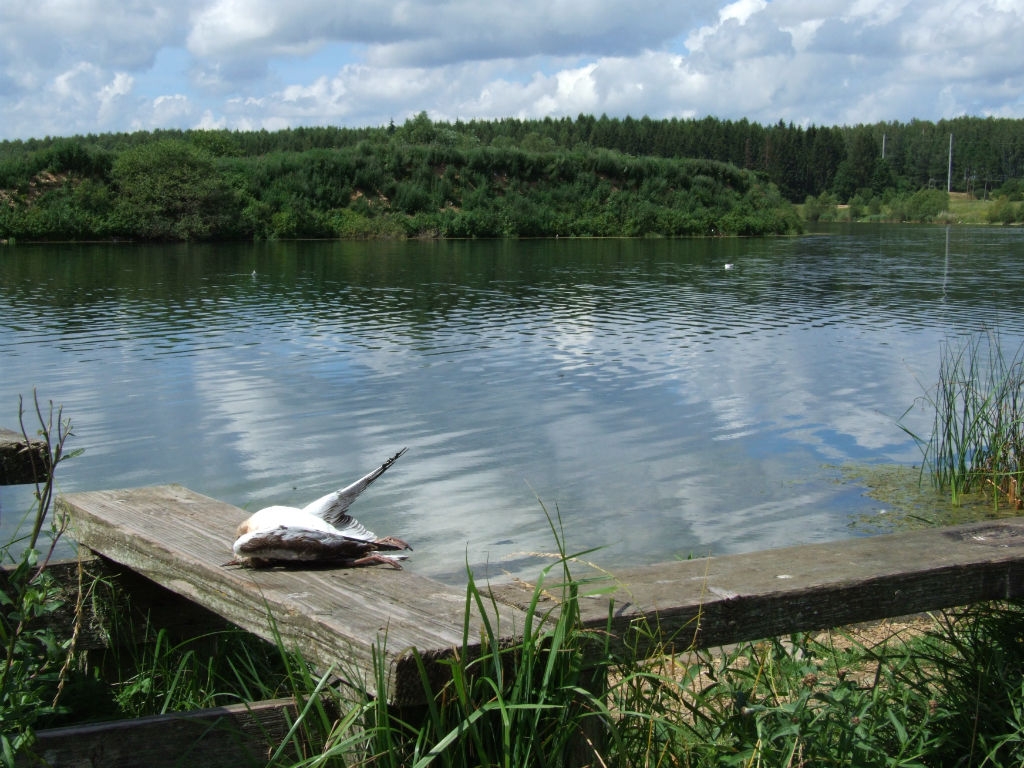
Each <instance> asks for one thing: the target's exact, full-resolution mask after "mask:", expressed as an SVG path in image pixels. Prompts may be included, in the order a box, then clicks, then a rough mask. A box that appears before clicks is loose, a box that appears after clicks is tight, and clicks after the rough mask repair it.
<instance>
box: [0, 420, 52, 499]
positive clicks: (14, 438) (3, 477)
mask: <svg viewBox="0 0 1024 768" xmlns="http://www.w3.org/2000/svg"><path fill="white" fill-rule="evenodd" d="M49 474H50V454H49V452H48V451H47V450H46V443H45V442H43V441H42V440H29V441H26V440H25V437H24V435H22V434H20V433H18V432H15V431H13V430H11V429H5V428H4V427H0V485H21V484H24V483H41V482H43V481H45V480H46V478H47V477H48V476H49Z"/></svg>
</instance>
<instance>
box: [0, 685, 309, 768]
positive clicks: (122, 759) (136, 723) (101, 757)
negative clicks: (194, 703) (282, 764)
mask: <svg viewBox="0 0 1024 768" xmlns="http://www.w3.org/2000/svg"><path fill="white" fill-rule="evenodd" d="M296 713H297V707H296V704H295V701H294V700H293V699H276V700H273V701H260V702H256V703H253V704H236V705H231V706H225V707H215V708H213V709H202V710H196V711H194V712H186V713H176V714H170V715H154V716H152V717H140V718H136V719H133V720H116V721H113V722H107V723H94V724H90V725H79V726H72V727H67V728H51V729H44V730H40V731H37V732H36V743H35V745H33V747H32V748H31V749H30V750H29V751H28V752H29V753H28V754H22V755H19V757H18V758H17V760H16V762H15V765H19V766H20V765H24V766H29V765H32V766H35V765H53V766H58V765H59V766H89V768H135V766H140V765H145V766H149V768H164V767H165V766H166V768H172V767H177V766H182V765H188V764H194V765H201V766H204V768H240V767H243V766H254V767H255V766H264V765H266V764H267V758H268V757H269V755H270V753H271V752H272V751H273V750H274V749H276V748H277V746H278V745H279V744H280V743H281V742H282V740H283V739H284V737H285V736H286V735H287V733H288V729H289V727H290V723H292V722H294V720H295V715H296ZM298 757H300V756H299V755H295V758H296V759H297V758H298ZM40 760H41V761H42V762H40Z"/></svg>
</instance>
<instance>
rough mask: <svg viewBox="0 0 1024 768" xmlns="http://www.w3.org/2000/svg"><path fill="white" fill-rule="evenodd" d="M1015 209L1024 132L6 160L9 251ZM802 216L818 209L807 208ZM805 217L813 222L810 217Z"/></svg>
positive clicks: (474, 126)
mask: <svg viewBox="0 0 1024 768" xmlns="http://www.w3.org/2000/svg"><path fill="white" fill-rule="evenodd" d="M950 134H952V135H953V136H954V144H953V165H952V167H953V188H954V189H955V190H963V191H971V192H974V193H975V194H1000V195H1003V196H1004V197H1006V198H1007V199H1010V200H1013V199H1020V197H1021V193H1022V192H1024V184H1022V182H1021V177H1022V176H1024V121H1021V120H1002V119H998V120H997V119H992V118H988V119H981V118H966V117H965V118H958V119H955V120H950V121H940V122H938V123H928V122H924V121H912V122H910V123H879V124H876V125H860V126H853V127H827V128H826V127H816V126H810V127H799V126H794V125H792V124H788V125H787V124H784V123H781V122H780V123H778V124H776V125H770V126H764V125H760V124H757V123H751V122H749V121H747V120H740V121H728V120H719V119H716V118H704V119H702V120H679V119H674V118H673V119H667V120H652V119H650V118H646V117H644V118H640V119H634V118H630V117H626V118H622V119H619V118H609V117H607V116H601V117H600V118H595V117H592V116H586V115H580V116H579V117H577V118H575V119H573V118H560V119H554V118H545V119H541V120H519V119H511V118H510V119H504V120H490V121H485V120H472V121H468V122H464V121H457V122H455V123H449V122H435V121H432V120H430V119H429V117H428V116H427V115H426V113H420V114H419V115H417V116H415V117H413V118H410V119H409V120H407V121H406V122H405V123H404V124H403V125H401V126H398V125H395V124H394V123H391V124H389V125H387V126H382V127H377V128H343V127H310V128H293V129H287V130H282V131H273V132H268V131H226V130H214V131H198V130H197V131H176V130H162V131H152V132H133V133H111V134H100V135H86V136H75V137H67V138H60V137H58V138H44V139H31V140H25V141H4V142H0V238H22V239H59V238H62V239H90V238H132V239H148V240H161V239H172V240H188V239H214V238H225V239H249V238H252V239H267V238H286V237H380V236H394V237H407V236H440V237H502V236H554V235H563V236H583V235H592V236H611V235H625V236H641V235H666V236H673V235H694V234H755V235H756V234H770V233H784V232H793V231H797V230H798V229H799V228H800V223H799V221H798V218H797V216H796V213H795V209H794V208H793V206H792V203H797V202H800V203H802V202H805V201H807V202H808V203H809V204H812V203H814V202H815V200H814V198H816V197H820V196H826V197H828V198H829V199H833V200H838V201H840V202H842V201H849V200H852V199H855V198H856V199H862V200H870V199H872V197H873V196H874V197H878V196H880V195H883V194H889V195H890V197H891V196H892V195H904V196H906V197H907V198H908V199H909V198H910V197H911V196H912V195H913V194H914V193H915V192H918V191H919V190H927V189H929V188H934V187H941V188H942V189H944V188H945V184H946V173H947V169H948V167H949V136H950ZM808 198H811V199H810V200H808ZM811 208H812V210H813V205H812V206H811Z"/></svg>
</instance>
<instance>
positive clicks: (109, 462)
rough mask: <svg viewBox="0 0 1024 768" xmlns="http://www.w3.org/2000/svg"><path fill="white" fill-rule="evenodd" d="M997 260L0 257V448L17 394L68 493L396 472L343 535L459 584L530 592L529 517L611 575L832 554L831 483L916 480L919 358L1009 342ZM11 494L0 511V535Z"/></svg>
mask: <svg viewBox="0 0 1024 768" xmlns="http://www.w3.org/2000/svg"><path fill="white" fill-rule="evenodd" d="M1022 244H1024V240H1022V239H1021V237H1020V235H1019V233H1015V232H1010V231H1005V230H953V231H952V233H950V234H949V240H948V241H947V232H946V231H945V230H943V229H941V228H935V227H906V228H904V227H889V228H871V227H867V228H862V229H852V230H849V231H833V232H830V233H828V234H821V235H812V236H807V237H802V238H792V239H777V240H751V241H720V242H719V241H557V242H546V241H541V242H530V241H526V242H518V243H487V242H478V243H474V242H465V243H341V244H339V243H307V244H280V245H274V246H271V245H266V246H217V247H198V248H197V247H191V248H177V247H166V248H143V247H138V248H132V249H124V248H120V249H104V248H102V247H95V248H92V249H90V248H73V249H66V248H39V249H35V248H32V249H23V248H17V249H9V250H7V251H5V254H4V259H3V260H2V261H0V318H3V319H0V326H2V328H0V330H2V332H3V333H2V336H0V359H2V360H3V361H4V362H3V369H2V377H0V405H2V404H4V403H6V405H5V406H3V409H4V410H0V414H2V413H4V412H6V413H8V416H0V423H3V424H5V425H7V426H11V424H9V423H8V422H13V421H15V419H16V413H13V410H14V408H16V402H17V396H18V395H19V394H23V395H24V394H28V393H30V392H31V390H32V388H33V387H38V389H39V391H40V394H41V396H42V397H43V398H44V399H53V400H54V401H56V402H60V403H63V405H64V407H65V412H66V413H67V414H68V415H69V416H71V417H72V419H73V420H74V422H75V424H76V435H77V437H76V442H77V443H78V445H79V447H84V448H85V449H86V453H85V455H84V456H82V457H80V458H79V459H76V460H75V462H73V463H71V464H69V465H68V467H67V472H66V474H65V478H64V481H63V483H62V487H63V489H64V490H75V489H78V488H99V487H118V486H129V485H142V484H149V483H165V482H179V483H183V484H184V485H186V486H189V487H192V488H194V489H195V490H197V491H200V492H203V493H207V494H209V495H212V496H215V497H217V498H221V499H224V500H226V501H230V502H232V503H235V504H238V505H239V506H243V507H246V508H255V507H258V506H263V505H264V504H267V503H299V502H302V501H303V500H308V499H309V498H313V497H315V496H316V495H318V494H319V493H323V492H326V490H329V489H332V488H333V487H335V486H336V485H338V484H340V483H344V482H347V481H349V480H350V479H352V477H353V476H354V475H358V474H359V473H361V472H362V471H364V470H365V469H368V468H369V467H370V466H372V465H373V464H374V463H375V462H377V461H379V460H381V459H382V458H383V457H384V456H386V455H388V454H389V453H390V452H392V451H393V450H395V449H397V448H398V447H401V446H402V445H409V446H410V448H411V450H410V452H409V455H408V457H406V458H404V459H403V461H402V464H401V466H400V468H396V470H395V471H393V472H391V473H389V475H388V478H387V482H385V483H382V484H381V485H380V486H379V487H377V486H375V487H374V490H373V493H371V494H367V496H366V498H365V499H361V500H360V502H359V505H360V507H359V510H358V514H359V516H360V517H361V518H363V519H365V520H366V521H367V522H371V521H372V522H371V525H372V527H373V528H374V529H377V530H379V531H380V532H387V533H392V532H394V533H398V534H400V535H403V537H405V538H408V539H409V540H411V541H413V542H414V546H416V557H415V558H414V560H413V562H412V563H411V565H410V567H412V568H415V569H416V570H418V571H420V572H423V573H427V574H431V575H434V576H437V577H439V578H444V579H447V580H452V581H458V580H460V579H461V578H463V575H462V574H463V573H464V567H465V564H466V562H467V560H468V561H469V563H470V564H471V565H473V566H474V567H476V568H480V569H488V568H489V569H490V570H491V572H496V573H497V572H501V571H502V570H510V571H517V570H518V569H519V568H523V567H525V568H526V569H527V570H528V571H532V570H535V566H534V565H524V564H525V563H532V562H534V561H531V560H530V559H529V557H528V556H527V555H525V554H524V553H529V552H537V551H550V550H551V549H552V548H553V546H554V544H553V542H552V540H551V533H550V529H549V527H548V522H547V520H546V518H545V515H544V508H546V509H547V511H548V512H549V513H552V514H558V515H561V517H562V520H563V522H564V524H565V528H566V532H567V535H568V538H569V546H570V547H571V548H586V547H592V546H593V547H603V548H605V550H604V552H603V553H602V554H600V555H595V556H594V557H595V559H597V560H599V561H600V562H602V563H603V564H607V565H609V566H614V565H616V564H621V563H625V562H654V561H656V560H663V559H668V558H672V557H678V556H686V555H688V554H705V553H707V552H715V553H723V552H730V551H742V550H746V549H756V548H762V547H767V546H778V545H783V544H790V543H796V542H799V541H808V540H824V539H829V538H833V539H834V538H840V537H842V536H847V535H850V529H849V524H850V520H851V518H852V517H853V516H855V515H858V514H862V513H864V511H865V510H866V509H870V504H871V502H870V500H866V499H864V498H863V497H862V495H861V492H860V491H855V492H851V491H850V490H849V489H848V488H846V487H844V486H842V485H840V484H838V483H837V482H836V473H837V471H836V470H835V469H834V465H838V464H841V463H843V462H848V461H855V462H885V461H898V462H910V461H914V460H916V458H917V454H916V448H915V447H914V446H913V444H912V443H911V441H909V440H908V438H907V437H906V435H904V434H903V433H902V432H901V431H900V430H899V429H898V428H897V427H896V425H895V421H896V419H897V418H898V417H899V416H900V414H901V413H902V412H903V411H904V410H905V409H906V408H907V407H908V406H909V405H910V404H911V403H912V402H913V401H914V398H916V397H918V396H919V395H920V394H921V390H920V384H919V382H930V381H932V380H933V379H934V376H935V375H936V372H937V359H938V353H939V342H940V341H941V340H942V339H943V338H945V337H947V336H948V335H949V334H956V333H964V332H968V331H974V330H977V329H979V328H981V327H983V326H985V325H986V324H995V325H998V327H999V328H1000V331H1001V332H1002V333H1003V334H1004V335H1005V336H1006V337H1007V338H1008V339H1014V338H1017V339H1019V338H1022V337H1024V329H1022V321H1021V317H1024V314H1022V313H1021V311H1020V310H1021V309H1024V307H1021V303H1022V302H1024V299H1022V298H1021V297H1020V296H1019V295H1017V294H1018V292H1017V291H1016V289H1015V286H1014V284H1013V281H1012V280H1010V279H1008V278H1007V277H1006V276H1007V275H1012V274H1015V273H1016V271H1019V263H1020V259H1021V255H1022V252H1021V247H1022ZM111 251H113V253H112V252H111ZM947 252H948V255H947ZM726 261H729V262H732V263H734V264H735V267H734V268H733V269H731V270H725V269H723V265H724V263H725V262H726ZM253 267H255V268H256V269H257V274H256V276H255V277H253V276H252V275H251V274H250V273H251V271H252V269H253ZM18 493H19V491H14V490H9V489H4V490H2V491H0V494H2V495H0V507H2V510H3V517H2V518H0V525H2V526H8V529H9V526H10V525H11V523H10V522H9V521H10V519H11V515H10V512H9V510H10V509H11V508H12V505H17V504H20V503H21V501H22V500H21V497H19V496H18V495H17V494H18Z"/></svg>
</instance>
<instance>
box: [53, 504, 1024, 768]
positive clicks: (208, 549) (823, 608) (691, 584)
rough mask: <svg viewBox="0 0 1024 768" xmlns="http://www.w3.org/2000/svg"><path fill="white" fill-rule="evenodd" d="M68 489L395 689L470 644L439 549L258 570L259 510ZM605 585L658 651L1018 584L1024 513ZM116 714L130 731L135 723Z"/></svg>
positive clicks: (1009, 594) (77, 735)
mask: <svg viewBox="0 0 1024 768" xmlns="http://www.w3.org/2000/svg"><path fill="white" fill-rule="evenodd" d="M59 504H60V505H61V507H62V509H63V510H64V511H66V512H67V513H68V514H69V515H70V517H71V521H72V527H71V531H70V533H71V535H72V536H73V537H74V538H75V539H76V540H77V541H78V542H79V543H80V544H82V545H83V546H84V547H87V548H88V549H89V550H91V551H92V552H94V553H96V554H97V555H99V556H100V558H101V561H102V562H104V563H105V567H107V568H111V569H114V570H115V571H116V570H118V569H120V570H122V571H123V572H124V573H125V575H126V576H130V577H131V578H135V579H138V576H141V577H144V580H145V582H146V583H147V584H150V585H151V587H152V588H153V589H155V590H158V591H168V592H170V593H174V594H175V595H177V596H179V598H183V599H184V601H187V603H188V604H194V605H196V606H200V607H201V609H202V610H203V611H208V612H211V613H212V614H215V615H217V616H219V617H222V618H223V619H224V620H226V621H228V622H231V623H232V624H235V625H237V626H240V627H243V628H245V629H246V630H248V631H250V632H252V633H254V634H256V635H258V636H260V637H263V638H266V639H269V640H273V639H274V638H275V635H277V636H279V637H280V638H281V639H282V640H283V641H284V643H285V645H286V646H289V647H295V648H298V649H301V651H302V652H303V654H304V655H305V656H306V657H307V658H309V659H310V660H311V661H312V662H313V663H314V664H316V665H317V666H318V667H319V668H320V669H323V670H328V669H330V670H332V671H333V673H334V674H336V675H338V676H339V677H341V678H343V679H344V680H345V681H347V682H348V683H349V684H350V685H352V686H354V687H358V688H360V689H362V690H365V691H368V692H370V693H371V694H373V695H376V696H380V697H385V698H386V699H387V700H388V701H389V702H390V703H392V704H395V705H398V706H403V705H415V704H418V703H421V702H422V696H423V693H422V683H421V680H420V675H419V673H418V671H417V668H416V664H415V663H414V659H413V655H412V651H413V649H415V650H416V651H417V652H418V653H419V654H420V655H421V656H422V658H423V659H424V660H425V661H426V663H427V666H428V669H429V670H430V671H431V675H432V676H434V675H437V676H438V677H437V679H438V680H440V679H441V676H442V675H444V673H445V666H444V664H442V663H439V662H442V661H443V660H444V659H447V658H450V657H451V656H452V655H453V654H455V653H457V652H458V650H459V649H461V648H462V646H463V631H464V621H465V599H466V598H465V592H464V590H462V589H456V588H453V587H450V586H447V585H444V584H441V583H439V582H437V581H434V580H432V579H429V578H425V577H423V576H419V575H417V574H416V573H415V557H416V556H429V553H423V552H422V551H421V549H417V551H416V552H415V553H414V559H413V560H412V561H411V565H410V567H409V568H407V569H406V570H402V571H397V570H392V569H388V568H363V569H324V568H319V569H308V570H306V569H300V570H283V569H276V570H251V569H245V568H239V567H235V566H226V565H225V564H224V563H225V562H226V561H227V560H228V559H229V558H230V557H231V551H230V545H231V542H232V540H233V538H234V530H235V527H236V526H237V524H238V523H239V522H240V521H241V520H243V519H244V518H245V517H246V516H247V513H246V512H244V511H243V510H241V509H238V508H237V507H234V506H232V505H230V504H226V503H223V502H220V501H217V500H214V499H211V498H208V497H205V496H202V495H200V494H198V493H195V492H193V491H190V490H188V489H186V488H183V487H181V486H176V485H164V486H156V487H149V488H137V489H128V490H112V491H92V492H82V493H72V494H68V495H65V496H63V497H62V498H61V499H60V501H59ZM134 574H137V575H138V576H136V575H134ZM600 586H601V587H602V588H603V589H601V590H600V594H595V595H593V596H589V597H583V598H582V599H581V603H582V615H583V621H584V623H585V624H586V625H588V626H592V627H598V628H602V629H603V628H605V627H606V626H607V624H608V621H609V615H611V617H612V631H613V633H614V635H615V639H616V640H617V641H620V642H623V643H627V644H630V645H631V646H634V647H635V646H637V645H638V644H639V643H640V642H642V641H643V640H644V638H648V637H651V638H652V640H653V642H651V643H650V646H649V648H650V650H651V652H663V651H664V647H665V646H664V645H662V643H667V644H668V646H669V647H672V646H673V645H674V647H675V648H676V649H677V650H679V651H682V650H685V649H686V648H688V647H694V646H696V647H701V646H704V647H709V646H710V647H717V646H720V645H725V644H729V643H734V642H740V641H744V640H753V639H760V638H763V637H770V636H777V635H781V634H786V633H790V632H795V631H810V630H815V629H824V628H830V627H835V626H840V625H844V624H851V623H857V622H863V621H868V620H873V619H881V618H886V617H892V616H901V615H906V614H910V613H917V612H921V611H928V610H935V609H940V608H946V607H954V606H960V605H966V604H970V603H973V602H978V601H985V600H994V599H1008V598H1016V597H1020V596H1022V595H1024V518H1010V519H1005V520H998V521H990V522H982V523H975V524H968V525H961V526H956V527H949V528H936V529H932V530H923V531H917V532H909V533H900V534H893V535H886V536H876V537H870V538H861V539H854V540H847V541H841V542H835V543H827V544H813V545H803V546H796V547H790V548H786V549H779V550H769V551H763V552H757V553H751V554H742V555H730V556H725V557H712V558H701V559H695V560H688V561H679V562H671V563H663V564H658V565H649V566H643V567H635V568H629V569H624V570H620V571H618V572H617V573H616V574H615V578H614V580H611V581H608V582H606V583H603V584H601V585H600ZM492 591H493V594H494V596H495V598H496V602H497V605H498V615H497V616H492V617H490V618H491V620H492V621H498V622H499V624H498V626H499V628H500V629H499V631H500V632H501V633H502V634H503V635H506V636H508V638H509V640H510V641H512V640H513V639H514V637H515V636H516V635H517V634H518V633H519V632H520V631H521V629H522V627H523V626H524V621H525V620H526V614H525V612H524V611H523V606H524V604H525V603H526V602H528V601H529V599H530V597H531V594H532V593H530V592H528V591H524V590H523V588H522V587H518V586H515V585H505V586H499V587H495V588H493V590H492ZM480 622H481V619H480V617H473V618H472V619H471V620H470V624H469V626H468V630H467V631H468V637H470V638H481V637H482V636H483V631H482V630H483V627H482V625H481V623H480ZM654 630H656V631H654ZM652 633H653V637H652ZM379 647H383V648H384V649H385V656H384V658H385V659H386V663H387V669H388V676H387V681H386V684H385V685H384V686H382V689H381V690H377V689H376V685H375V681H374V675H373V668H372V657H373V654H374V651H375V648H379ZM195 716H199V713H191V714H190V715H178V716H176V717H177V718H178V719H181V718H182V717H185V718H188V717H195ZM105 727H106V726H104V725H96V726H90V727H89V728H90V729H91V730H90V731H89V734H90V735H89V737H88V738H90V739H94V740H98V741H95V742H89V743H96V744H101V743H102V739H103V738H105V737H104V736H103V735H102V734H103V729H104V728H105ZM110 727H111V728H114V729H121V730H119V731H118V733H120V734H121V735H120V736H118V738H123V737H124V733H125V731H124V728H125V726H123V725H118V724H114V725H112V726H110ZM111 733H112V732H111ZM39 738H40V747H41V751H42V753H44V754H49V755H51V756H56V757H57V758H60V757H61V756H63V757H64V758H66V759H68V760H69V759H70V757H71V756H72V755H73V754H76V755H80V754H81V752H80V750H81V749H82V747H83V739H84V740H85V742H88V739H86V737H85V735H84V732H83V731H82V730H81V729H61V731H59V732H58V731H53V732H46V731H43V732H40V733H39ZM47 749H49V750H50V751H49V752H46V750H47ZM58 762H60V760H59V759H58ZM91 764H93V765H118V764H119V763H115V762H102V761H99V762H93V763H91ZM225 764H230V762H228V763H225ZM154 765H155V763H154Z"/></svg>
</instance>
